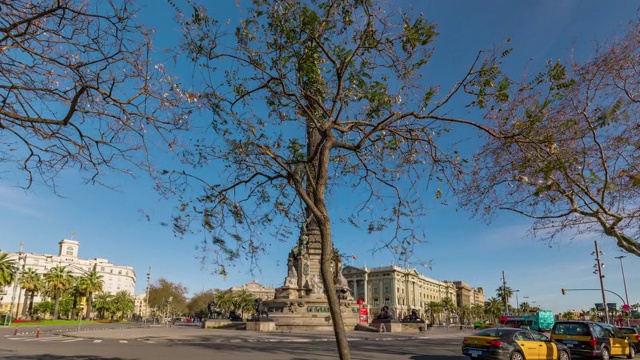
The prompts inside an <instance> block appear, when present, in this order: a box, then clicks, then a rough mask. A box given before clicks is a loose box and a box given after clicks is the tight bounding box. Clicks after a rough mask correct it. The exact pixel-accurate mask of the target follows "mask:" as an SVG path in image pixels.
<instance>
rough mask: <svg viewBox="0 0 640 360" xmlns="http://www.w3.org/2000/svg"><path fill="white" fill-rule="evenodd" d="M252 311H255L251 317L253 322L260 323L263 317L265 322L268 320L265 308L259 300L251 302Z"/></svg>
mask: <svg viewBox="0 0 640 360" xmlns="http://www.w3.org/2000/svg"><path fill="white" fill-rule="evenodd" d="M253 309H254V311H255V314H254V315H253V320H254V321H260V319H261V318H262V316H263V315H264V316H265V317H266V318H267V320H269V312H267V308H266V307H265V306H264V304H263V303H262V299H261V298H257V299H255V300H254V301H253Z"/></svg>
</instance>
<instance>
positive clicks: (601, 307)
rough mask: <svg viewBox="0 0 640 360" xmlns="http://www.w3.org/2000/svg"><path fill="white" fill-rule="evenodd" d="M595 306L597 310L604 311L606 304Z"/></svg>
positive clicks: (596, 304)
mask: <svg viewBox="0 0 640 360" xmlns="http://www.w3.org/2000/svg"><path fill="white" fill-rule="evenodd" d="M594 305H595V306H596V310H598V311H604V304H603V303H595V304H594Z"/></svg>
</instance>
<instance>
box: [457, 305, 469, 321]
mask: <svg viewBox="0 0 640 360" xmlns="http://www.w3.org/2000/svg"><path fill="white" fill-rule="evenodd" d="M471 317H472V314H471V307H470V306H469V305H462V306H459V307H458V318H459V319H460V325H464V324H465V322H468V320H471Z"/></svg>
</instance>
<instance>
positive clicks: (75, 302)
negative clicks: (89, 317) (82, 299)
mask: <svg viewBox="0 0 640 360" xmlns="http://www.w3.org/2000/svg"><path fill="white" fill-rule="evenodd" d="M77 308H78V297H77V296H74V297H73V306H71V320H75V319H76V311H77Z"/></svg>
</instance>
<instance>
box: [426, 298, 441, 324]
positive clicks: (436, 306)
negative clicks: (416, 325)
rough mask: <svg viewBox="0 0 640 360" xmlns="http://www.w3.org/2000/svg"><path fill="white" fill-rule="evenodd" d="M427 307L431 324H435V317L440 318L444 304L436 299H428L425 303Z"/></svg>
mask: <svg viewBox="0 0 640 360" xmlns="http://www.w3.org/2000/svg"><path fill="white" fill-rule="evenodd" d="M427 308H428V309H429V312H430V313H431V325H435V322H436V318H438V320H439V319H440V315H441V314H442V312H443V311H444V305H443V304H442V303H441V302H438V301H430V302H429V303H428V304H427Z"/></svg>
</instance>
